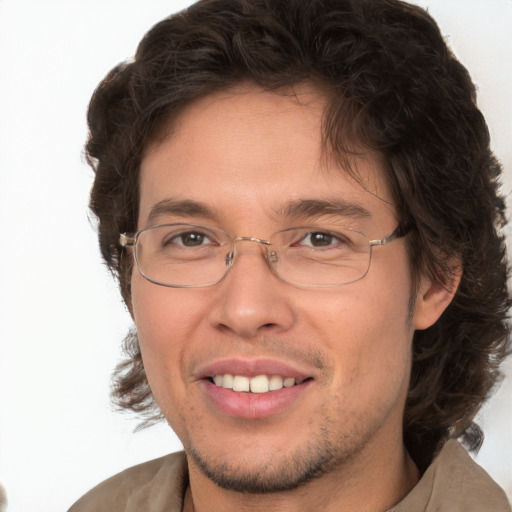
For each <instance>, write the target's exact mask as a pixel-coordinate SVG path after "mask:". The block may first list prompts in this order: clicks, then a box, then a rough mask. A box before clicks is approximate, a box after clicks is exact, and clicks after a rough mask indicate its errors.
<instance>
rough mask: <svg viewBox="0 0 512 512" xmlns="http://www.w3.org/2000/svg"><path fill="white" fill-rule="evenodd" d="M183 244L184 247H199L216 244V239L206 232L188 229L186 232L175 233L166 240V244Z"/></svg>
mask: <svg viewBox="0 0 512 512" xmlns="http://www.w3.org/2000/svg"><path fill="white" fill-rule="evenodd" d="M169 244H174V245H181V246H183V247H199V246H201V245H210V244H214V241H213V240H212V239H211V238H210V237H209V236H208V235H206V234H205V233H201V232H200V231H186V232H184V233H179V234H174V235H173V236H172V237H168V238H167V239H166V240H164V245H169Z"/></svg>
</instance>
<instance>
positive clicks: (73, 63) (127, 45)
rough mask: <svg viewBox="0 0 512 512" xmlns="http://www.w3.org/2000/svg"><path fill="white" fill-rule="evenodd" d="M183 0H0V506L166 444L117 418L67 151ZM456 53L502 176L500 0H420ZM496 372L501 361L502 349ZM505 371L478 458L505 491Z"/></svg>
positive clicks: (111, 296) (106, 321)
mask: <svg viewBox="0 0 512 512" xmlns="http://www.w3.org/2000/svg"><path fill="white" fill-rule="evenodd" d="M188 3H190V2H187V1H185V0H183V1H181V2H179V1H176V0H166V1H162V0H151V1H142V0H140V1H129V0H123V1H120V0H110V1H107V0H103V1H94V0H87V1H78V0H74V1H65V0H62V1H57V0H47V1H44V0H34V1H30V0H0V244H1V250H0V480H1V481H3V483H4V485H5V486H6V488H7V491H8V494H9V497H10V507H9V511H10V512H55V511H65V510H67V508H68V507H69V506H70V505H71V504H72V502H74V501H75V500H76V499H77V498H78V497H79V496H80V495H81V494H83V493H84V492H85V491H87V490H88V489H89V488H90V487H92V486H93V485H95V484H96V483H97V482H99V481H100V480H102V479H104V478H106V477H108V476H110V475H112V474H113V473H116V472H118V471H120V470H121V469H124V468H125V467H127V466H130V465H133V464H135V463H137V462H141V461H144V460H147V459H151V458H154V457H156V456H159V455H161V454H164V453H167V452H169V451H173V450H175V449H177V448H179V446H180V444H179V442H178V441H177V439H176V438H175V436H174V434H173V433H172V432H171V431H170V429H169V428H168V427H167V426H166V425H159V426H157V427H154V428H152V429H149V430H147V431H143V432H141V433H138V434H133V433H132V430H133V428H134V427H135V426H136V425H137V422H136V421H135V420H134V419H130V418H129V417H128V416H126V415H123V414H119V413H115V412H113V411H112V410H111V407H110V403H109V378H110V373H111V370H112V368H113V367H114V366H115V364H116V362H117V361H118V357H119V345H120V342H121V339H122V337H123V336H124V334H125V332H126V331H127V329H128V327H129V325H130V319H129V316H128V314H127V313H126V310H125V308H124V306H123V304H122V303H121V299H120V297H119V295H118V293H117V289H116V286H115V284H114V283H113V281H112V280H111V278H110V276H109V275H108V272H107V271H106V269H105V267H104V266H103V264H102V263H101V261H100V257H99V252H98V250H97V244H96V238H95V233H94V229H93V227H92V226H91V224H90V222H89V220H88V216H87V201H88V191H89V188H90V185H91V182H92V171H91V170H89V168H88V167H87V166H86V165H85V163H84V162H83V158H82V157H81V151H82V146H83V142H84V140H85V137H86V123H85V112H86V108H87V103H88V100H89V98H90V96H91V94H92V92H93V90H94V88H95V86H96V84H97V83H98V82H99V80H100V79H101V78H102V77H103V76H104V75H105V74H106V73H107V71H108V70H109V69H110V68H111V67H112V66H113V65H115V64H116V63H118V62H119V61H121V60H124V59H125V58H127V57H130V56H131V55H133V53H134V51H135V47H136V45H137V43H138V41H139V40H140V38H141V37H142V35H143V34H144V33H145V31H146V30H147V29H149V28H150V27H151V26H152V25H153V24H154V23H156V22H157V21H159V20H160V19H161V18H163V17H165V16H167V15H168V14H170V13H171V12H173V11H176V10H178V9H180V8H182V7H183V6H185V5H186V4H188ZM418 3H420V4H421V5H423V6H430V10H431V13H432V14H433V15H434V17H435V18H436V19H438V21H439V22H440V25H441V27H442V30H443V33H444V34H445V35H447V36H449V41H450V44H451V45H452V46H453V47H454V48H455V50H456V53H457V55H458V56H459V58H460V59H461V60H462V61H463V62H464V63H465V64H466V65H467V66H468V68H469V69H470V71H471V72H472V75H473V77H474V80H475V81H476V83H477V84H478V86H479V88H480V96H479V103H480V105H481V108H482V109H483V111H484V113H485V115H486V117H487V119H488V122H489V124H490V128H491V133H492V138H493V146H494V149H495V151H496V153H497V155H498V157H499V158H500V159H501V161H502V163H503V164H504V167H505V170H506V173H507V174H508V176H507V177H506V179H505V184H504V189H505V191H506V192H507V193H508V192H509V191H510V190H511V183H512V179H511V176H512V145H511V144H510V138H511V136H512V121H511V120H512V101H511V94H510V92H509V91H510V90H512V69H511V68H512V64H511V63H512V1H511V0H478V1H476V0H422V1H419V0H418ZM507 372H508V374H509V375H511V376H512V363H511V362H510V361H509V362H508V368H507ZM511 398H512V384H511V378H510V377H509V378H507V379H506V380H505V382H504V384H503V386H502V388H501V390H500V392H499V393H498V395H496V396H495V397H494V398H493V399H492V400H491V402H490V403H489V405H488V406H487V407H486V408H485V410H484V412H483V417H482V418H481V424H482V426H483V427H484V428H485V431H486V434H487V439H486V442H485V443H484V447H483V449H482V451H481V453H480V456H479V460H480V461H481V463H482V464H484V465H485V467H486V468H487V470H488V471H489V472H490V473H491V474H493V475H494V477H495V478H496V479H498V480H499V481H500V482H501V484H502V485H503V486H504V487H505V488H506V489H507V492H508V493H509V496H512V462H511V461H512V440H511V434H512V407H511V405H512V404H511Z"/></svg>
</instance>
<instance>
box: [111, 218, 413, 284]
mask: <svg viewBox="0 0 512 512" xmlns="http://www.w3.org/2000/svg"><path fill="white" fill-rule="evenodd" d="M407 233H408V229H402V228H401V226H400V225H399V226H398V227H397V228H396V229H395V230H394V231H393V232H392V233H390V234H389V235H387V236H385V237H384V238H381V239H380V240H370V239H369V238H368V237H367V236H366V235H365V234H363V233H361V232H360V231H357V230H354V229H350V228H336V229H330V228H328V227H324V226H310V227H294V228H289V229H285V230H283V231H279V232H278V233H275V234H274V235H272V236H271V237H270V238H269V239H268V240H262V239H261V238H255V237H245V236H237V237H235V238H231V237H230V236H229V235H228V233H226V232H225V231H223V230H221V229H217V228H210V227H205V226H199V225H196V224H164V225H158V226H150V227H147V228H144V229H141V230H140V231H137V232H136V233H131V234H128V233H123V234H121V235H120V239H119V243H120V245H121V246H122V247H134V255H135V261H136V265H137V268H138V270H139V272H140V273H141V274H142V276H143V277H144V278H146V279H147V280H148V281H151V282H152V283H155V284H158V285H161V286H170V287H175V288H195V287H205V286H212V285H214V284H216V283H218V282H219V281H221V280H222V279H223V278H224V277H225V276H226V274H227V273H228V272H229V270H230V269H231V268H232V267H233V265H234V263H235V260H236V257H237V254H238V253H239V252H240V250H241V249H240V246H241V245H242V243H245V242H252V243H256V244H258V245H259V247H260V248H261V252H262V255H263V257H264V258H265V260H266V262H267V265H268V266H269V268H270V270H271V271H272V272H273V273H274V274H275V275H276V276H277V277H279V278H280V279H282V280H283V281H285V282H287V283H291V284H294V285H298V286H304V287H329V286H341V285H345V284H349V283H353V282H355V281H358V280H360V279H362V278H363V277H364V276H365V275H366V274H367V273H368V269H369V268H370V261H371V257H372V248H373V247H374V246H378V245H387V244H389V243H391V242H392V241H393V240H396V239H398V238H401V237H403V236H405V235H406V234H407Z"/></svg>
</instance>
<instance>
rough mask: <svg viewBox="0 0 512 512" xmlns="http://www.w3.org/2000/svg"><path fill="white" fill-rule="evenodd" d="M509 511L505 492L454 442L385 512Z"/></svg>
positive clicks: (447, 445)
mask: <svg viewBox="0 0 512 512" xmlns="http://www.w3.org/2000/svg"><path fill="white" fill-rule="evenodd" d="M420 510H421V511H425V512H431V511H432V512H434V511H438V510H449V511H450V512H511V508H510V505H509V502H508V500H507V496H506V495H505V492H504V491H503V490H502V489H501V488H500V487H499V486H498V484H497V483H496V482H495V481H494V480H493V479H492V478H491V477H490V476H489V475H488V473H487V472H486V471H485V470H484V469H483V468H482V467H480V466H479V465H478V464H477V463H476V462H475V461H474V460H473V459H472V458H471V457H470V456H469V454H468V453H467V451H466V450H465V449H464V448H463V447H462V446H461V445H460V443H458V442H457V441H455V440H451V441H448V442H447V443H446V444H445V445H444V447H443V449H442V450H441V452H440V453H439V454H438V456H437V457H436V458H435V459H434V461H433V462H432V464H431V465H430V466H429V468H428V469H427V471H426V472H425V474H424V475H423V477H422V478H421V480H420V481H419V483H418V485H417V486H416V487H415V488H414V489H413V490H412V491H411V492H410V493H409V494H408V495H407V496H406V497H405V498H404V499H403V500H402V501H401V502H400V503H399V504H398V505H396V507H394V508H393V509H391V510H390V511H389V512H405V511H407V512H413V511H420Z"/></svg>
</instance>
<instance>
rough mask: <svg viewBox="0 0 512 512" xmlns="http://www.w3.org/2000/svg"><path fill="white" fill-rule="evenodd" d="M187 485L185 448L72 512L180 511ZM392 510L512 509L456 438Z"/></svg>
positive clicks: (97, 491) (138, 469)
mask: <svg viewBox="0 0 512 512" xmlns="http://www.w3.org/2000/svg"><path fill="white" fill-rule="evenodd" d="M187 485H188V471H187V461H186V458H185V454H184V453H183V452H179V453H173V454H171V455H167V456H165V457H162V458H159V459H155V460H152V461H149V462H145V463H143V464H139V465H138V466H134V467H132V468H129V469H127V470H126V471H123V472H122V473H119V474H118V475H115V476H113V477H112V478H109V479H108V480H105V481H104V482H102V483H101V484H99V485H98V486H97V487H95V488H94V489H92V490H91V491H89V492H88V493H87V494H86V495H85V496H83V497H82V498H81V499H80V500H78V501H77V502H76V503H75V504H74V505H73V506H72V507H71V508H70V509H69V511H68V512H181V511H182V507H183V496H184V494H185V490H186V488H187ZM388 512H512V511H511V508H510V505H509V503H508V500H507V497H506V495H505V493H504V492H503V490H502V489H501V488H500V487H499V486H498V485H497V484H496V483H495V482H494V481H493V480H492V479H491V477H490V476H489V475H488V474H487V473H486V472H485V471H484V470H483V469H482V468H481V467H480V466H478V464H476V463H475V462H474V461H473V460H472V459H471V457H470V456H469V455H468V454H467V452H466V451H465V450H464V448H463V447H462V446H460V444H459V443H458V442H457V441H448V442H447V443H446V444H445V446H444V447H443V449H442V450H441V452H440V454H439V455H438V456H437V457H436V459H435V460H434V462H433V463H432V464H431V465H430V467H429V468H428V469H427V471H426V472H425V474H424V475H423V477H422V478H421V480H420V481H419V483H418V484H417V485H416V487H414V489H413V490H412V491H411V492H410V493H409V494H408V495H407V496H406V497H405V498H404V499H403V500H402V501H401V502H400V503H398V504H397V505H395V506H394V507H392V508H391V509H390V510H389V511H388Z"/></svg>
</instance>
